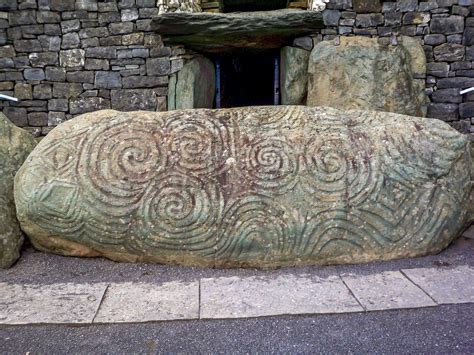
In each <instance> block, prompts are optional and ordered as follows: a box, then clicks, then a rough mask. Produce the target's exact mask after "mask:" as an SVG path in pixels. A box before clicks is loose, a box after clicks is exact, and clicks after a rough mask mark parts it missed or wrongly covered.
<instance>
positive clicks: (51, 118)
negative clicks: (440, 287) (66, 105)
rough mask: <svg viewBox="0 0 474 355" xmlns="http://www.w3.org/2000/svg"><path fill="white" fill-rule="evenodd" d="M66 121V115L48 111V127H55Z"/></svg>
mask: <svg viewBox="0 0 474 355" xmlns="http://www.w3.org/2000/svg"><path fill="white" fill-rule="evenodd" d="M64 121H66V114H65V113H64V112H54V111H50V112H49V113H48V126H57V125H58V124H60V123H63V122H64Z"/></svg>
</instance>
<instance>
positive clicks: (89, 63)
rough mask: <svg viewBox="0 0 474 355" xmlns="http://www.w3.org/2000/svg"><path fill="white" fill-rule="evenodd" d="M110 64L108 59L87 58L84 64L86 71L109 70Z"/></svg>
mask: <svg viewBox="0 0 474 355" xmlns="http://www.w3.org/2000/svg"><path fill="white" fill-rule="evenodd" d="M109 68H110V64H109V61H108V60H107V59H94V58H87V59H86V61H85V63H84V69H86V70H109Z"/></svg>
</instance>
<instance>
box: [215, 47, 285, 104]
mask: <svg viewBox="0 0 474 355" xmlns="http://www.w3.org/2000/svg"><path fill="white" fill-rule="evenodd" d="M214 61H215V66H216V100H215V104H216V108H229V107H241V106H263V105H278V104H279V100H280V99H279V51H273V50H272V51H258V52H248V53H232V54H223V55H219V56H217V57H215V59H214Z"/></svg>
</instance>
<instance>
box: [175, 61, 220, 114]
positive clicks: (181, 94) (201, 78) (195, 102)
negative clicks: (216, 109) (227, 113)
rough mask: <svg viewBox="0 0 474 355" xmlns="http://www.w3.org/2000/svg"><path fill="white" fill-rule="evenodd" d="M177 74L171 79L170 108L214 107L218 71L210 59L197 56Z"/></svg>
mask: <svg viewBox="0 0 474 355" xmlns="http://www.w3.org/2000/svg"><path fill="white" fill-rule="evenodd" d="M175 75H176V78H175V79H174V78H173V77H172V79H171V80H170V99H169V101H168V109H170V110H173V109H185V108H212V107H213V103H214V92H215V86H216V73H215V69H214V64H212V62H211V61H210V60H209V59H207V58H204V57H198V58H195V59H193V60H191V61H190V62H189V63H187V64H185V65H184V66H183V69H181V70H180V71H179V72H178V73H176V74H175ZM175 80H176V82H174V81H175ZM173 84H175V85H173ZM173 99H174V100H173Z"/></svg>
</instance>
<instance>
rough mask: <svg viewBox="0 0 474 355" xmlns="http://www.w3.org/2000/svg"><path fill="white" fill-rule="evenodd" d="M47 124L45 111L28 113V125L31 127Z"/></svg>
mask: <svg viewBox="0 0 474 355" xmlns="http://www.w3.org/2000/svg"><path fill="white" fill-rule="evenodd" d="M47 124H48V114H47V113H46V112H31V113H29V114H28V125H30V126H33V127H41V126H46V125H47Z"/></svg>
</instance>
